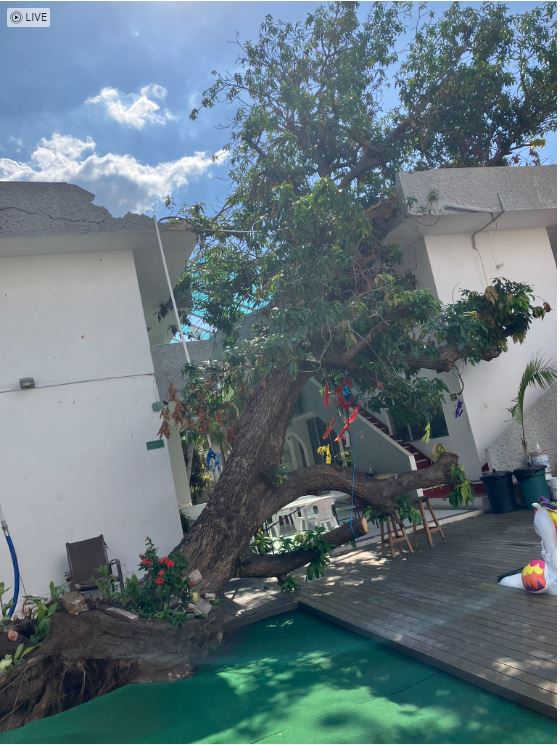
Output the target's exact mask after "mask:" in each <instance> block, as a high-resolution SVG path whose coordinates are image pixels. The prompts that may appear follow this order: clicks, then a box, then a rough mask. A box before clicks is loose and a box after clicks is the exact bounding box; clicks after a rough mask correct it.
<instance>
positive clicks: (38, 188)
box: [0, 181, 190, 238]
mask: <svg viewBox="0 0 560 745" xmlns="http://www.w3.org/2000/svg"><path fill="white" fill-rule="evenodd" d="M94 199H95V195H94V194H92V193H91V192H89V191H86V190H85V189H82V188H81V187H80V186H75V185H74V184H67V183H64V182H61V183H46V182H22V181H0V238H17V237H20V236H39V235H45V234H51V235H83V234H85V233H100V232H103V233H105V232H109V233H111V232H113V233H114V232H143V231H153V230H154V222H153V218H151V217H148V216H147V215H138V214H133V213H132V212H127V214H126V215H124V216H123V217H113V216H112V215H111V213H110V212H109V210H107V209H106V208H105V207H100V206H97V205H95V204H93V200H94ZM161 229H162V230H165V231H174V230H180V231H188V230H190V227H189V225H188V224H187V223H165V224H162V225H161Z"/></svg>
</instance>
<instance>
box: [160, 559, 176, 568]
mask: <svg viewBox="0 0 560 745" xmlns="http://www.w3.org/2000/svg"><path fill="white" fill-rule="evenodd" d="M161 563H162V564H165V566H166V567H167V568H168V569H171V567H172V566H175V562H174V561H171V559H168V558H167V556H164V557H163V559H162V560H161Z"/></svg>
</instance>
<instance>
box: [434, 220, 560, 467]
mask: <svg viewBox="0 0 560 745" xmlns="http://www.w3.org/2000/svg"><path fill="white" fill-rule="evenodd" d="M425 241H426V249H427V254H428V258H429V261H430V266H431V269H432V276H433V278H434V283H435V286H436V289H437V293H438V296H439V298H440V299H441V300H442V301H443V302H446V303H447V302H452V301H455V300H458V299H459V293H460V290H461V289H463V288H466V289H472V290H477V291H479V292H480V291H483V290H484V288H485V287H486V286H487V284H488V283H489V282H490V281H491V280H492V279H493V278H494V277H507V278H508V279H511V280H515V281H518V282H526V283H527V284H529V285H531V286H532V287H533V288H534V291H535V295H536V296H537V302H540V303H542V302H543V301H544V300H547V301H548V302H550V303H551V305H553V306H554V303H555V298H556V266H555V263H554V257H553V255H552V251H551V247H550V242H549V239H548V235H547V232H546V229H545V228H533V229H529V230H500V229H499V221H498V227H497V228H496V226H495V225H494V226H493V229H492V230H490V231H487V232H484V233H480V234H479V235H477V236H476V246H477V248H478V253H477V252H476V251H473V248H472V245H471V240H470V236H469V235H466V234H457V235H428V236H426V237H425ZM485 273H486V277H485ZM556 321H557V319H556V311H555V310H554V309H553V311H552V312H551V313H549V314H547V316H546V317H545V320H544V321H534V322H533V324H532V326H531V329H530V331H529V333H528V335H527V338H526V340H525V342H524V343H523V344H521V345H520V344H513V343H512V342H510V343H509V349H508V352H507V353H506V354H502V355H501V356H500V357H499V358H498V359H496V360H493V361H492V362H482V363H480V364H479V365H477V366H475V367H472V366H470V365H469V366H465V367H464V370H463V379H464V381H465V390H464V393H463V398H464V401H465V408H466V410H467V412H468V419H469V424H470V428H471V430H472V433H473V437H474V440H475V444H476V449H477V452H478V457H479V459H480V464H481V465H482V464H483V463H484V462H485V460H486V453H485V451H486V448H488V447H489V446H490V445H491V444H492V443H493V442H494V441H495V440H496V439H497V438H498V437H499V436H500V434H501V433H502V432H503V431H504V429H505V427H506V423H507V421H508V415H507V412H506V409H507V408H508V407H509V406H510V405H511V400H512V398H513V397H514V395H515V392H516V390H517V388H518V385H519V379H520V377H521V374H522V372H523V369H524V368H525V365H526V364H527V362H528V360H529V359H530V358H531V356H532V355H533V354H535V353H539V354H541V355H542V356H543V357H545V358H546V359H550V360H552V361H553V362H555V361H556ZM539 394H540V391H537V390H534V389H530V391H529V392H528V395H527V405H528V406H531V405H532V404H533V403H534V402H535V401H536V400H537V399H538V397H539Z"/></svg>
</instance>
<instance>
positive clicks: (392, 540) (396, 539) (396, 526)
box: [379, 512, 414, 559]
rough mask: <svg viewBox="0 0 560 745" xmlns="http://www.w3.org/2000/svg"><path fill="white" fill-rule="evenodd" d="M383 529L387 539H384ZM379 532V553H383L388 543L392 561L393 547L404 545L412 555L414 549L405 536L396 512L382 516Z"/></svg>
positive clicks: (402, 525) (404, 529) (404, 530)
mask: <svg viewBox="0 0 560 745" xmlns="http://www.w3.org/2000/svg"><path fill="white" fill-rule="evenodd" d="M385 528H387V537H385ZM379 530H380V533H381V551H383V548H384V546H385V545H386V544H387V543H388V544H389V546H390V548H391V556H392V557H393V559H394V558H395V545H396V546H399V545H401V544H402V543H404V544H405V545H406V547H407V548H408V550H409V552H410V553H411V554H413V553H414V549H413V548H412V546H411V544H410V541H409V539H408V536H407V534H406V528H405V527H404V523H403V521H402V520H401V518H400V515H399V513H398V512H392V513H391V514H390V515H384V516H383V517H382V518H380V520H379Z"/></svg>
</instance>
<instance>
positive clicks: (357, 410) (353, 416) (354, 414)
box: [335, 404, 360, 442]
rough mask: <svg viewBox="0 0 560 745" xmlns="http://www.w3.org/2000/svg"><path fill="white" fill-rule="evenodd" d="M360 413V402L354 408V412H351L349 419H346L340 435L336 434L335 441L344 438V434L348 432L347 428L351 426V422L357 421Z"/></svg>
mask: <svg viewBox="0 0 560 745" xmlns="http://www.w3.org/2000/svg"><path fill="white" fill-rule="evenodd" d="M359 413H360V404H358V405H357V406H356V408H355V409H354V411H353V412H352V413H351V414H350V416H349V417H348V419H347V420H346V424H345V425H344V427H343V428H342V429H341V430H340V432H339V433H338V435H337V436H336V438H335V442H340V441H341V440H342V436H343V435H344V433H345V432H346V430H347V429H348V427H349V426H350V425H351V424H354V422H355V421H356V419H357V418H358V414H359Z"/></svg>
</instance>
